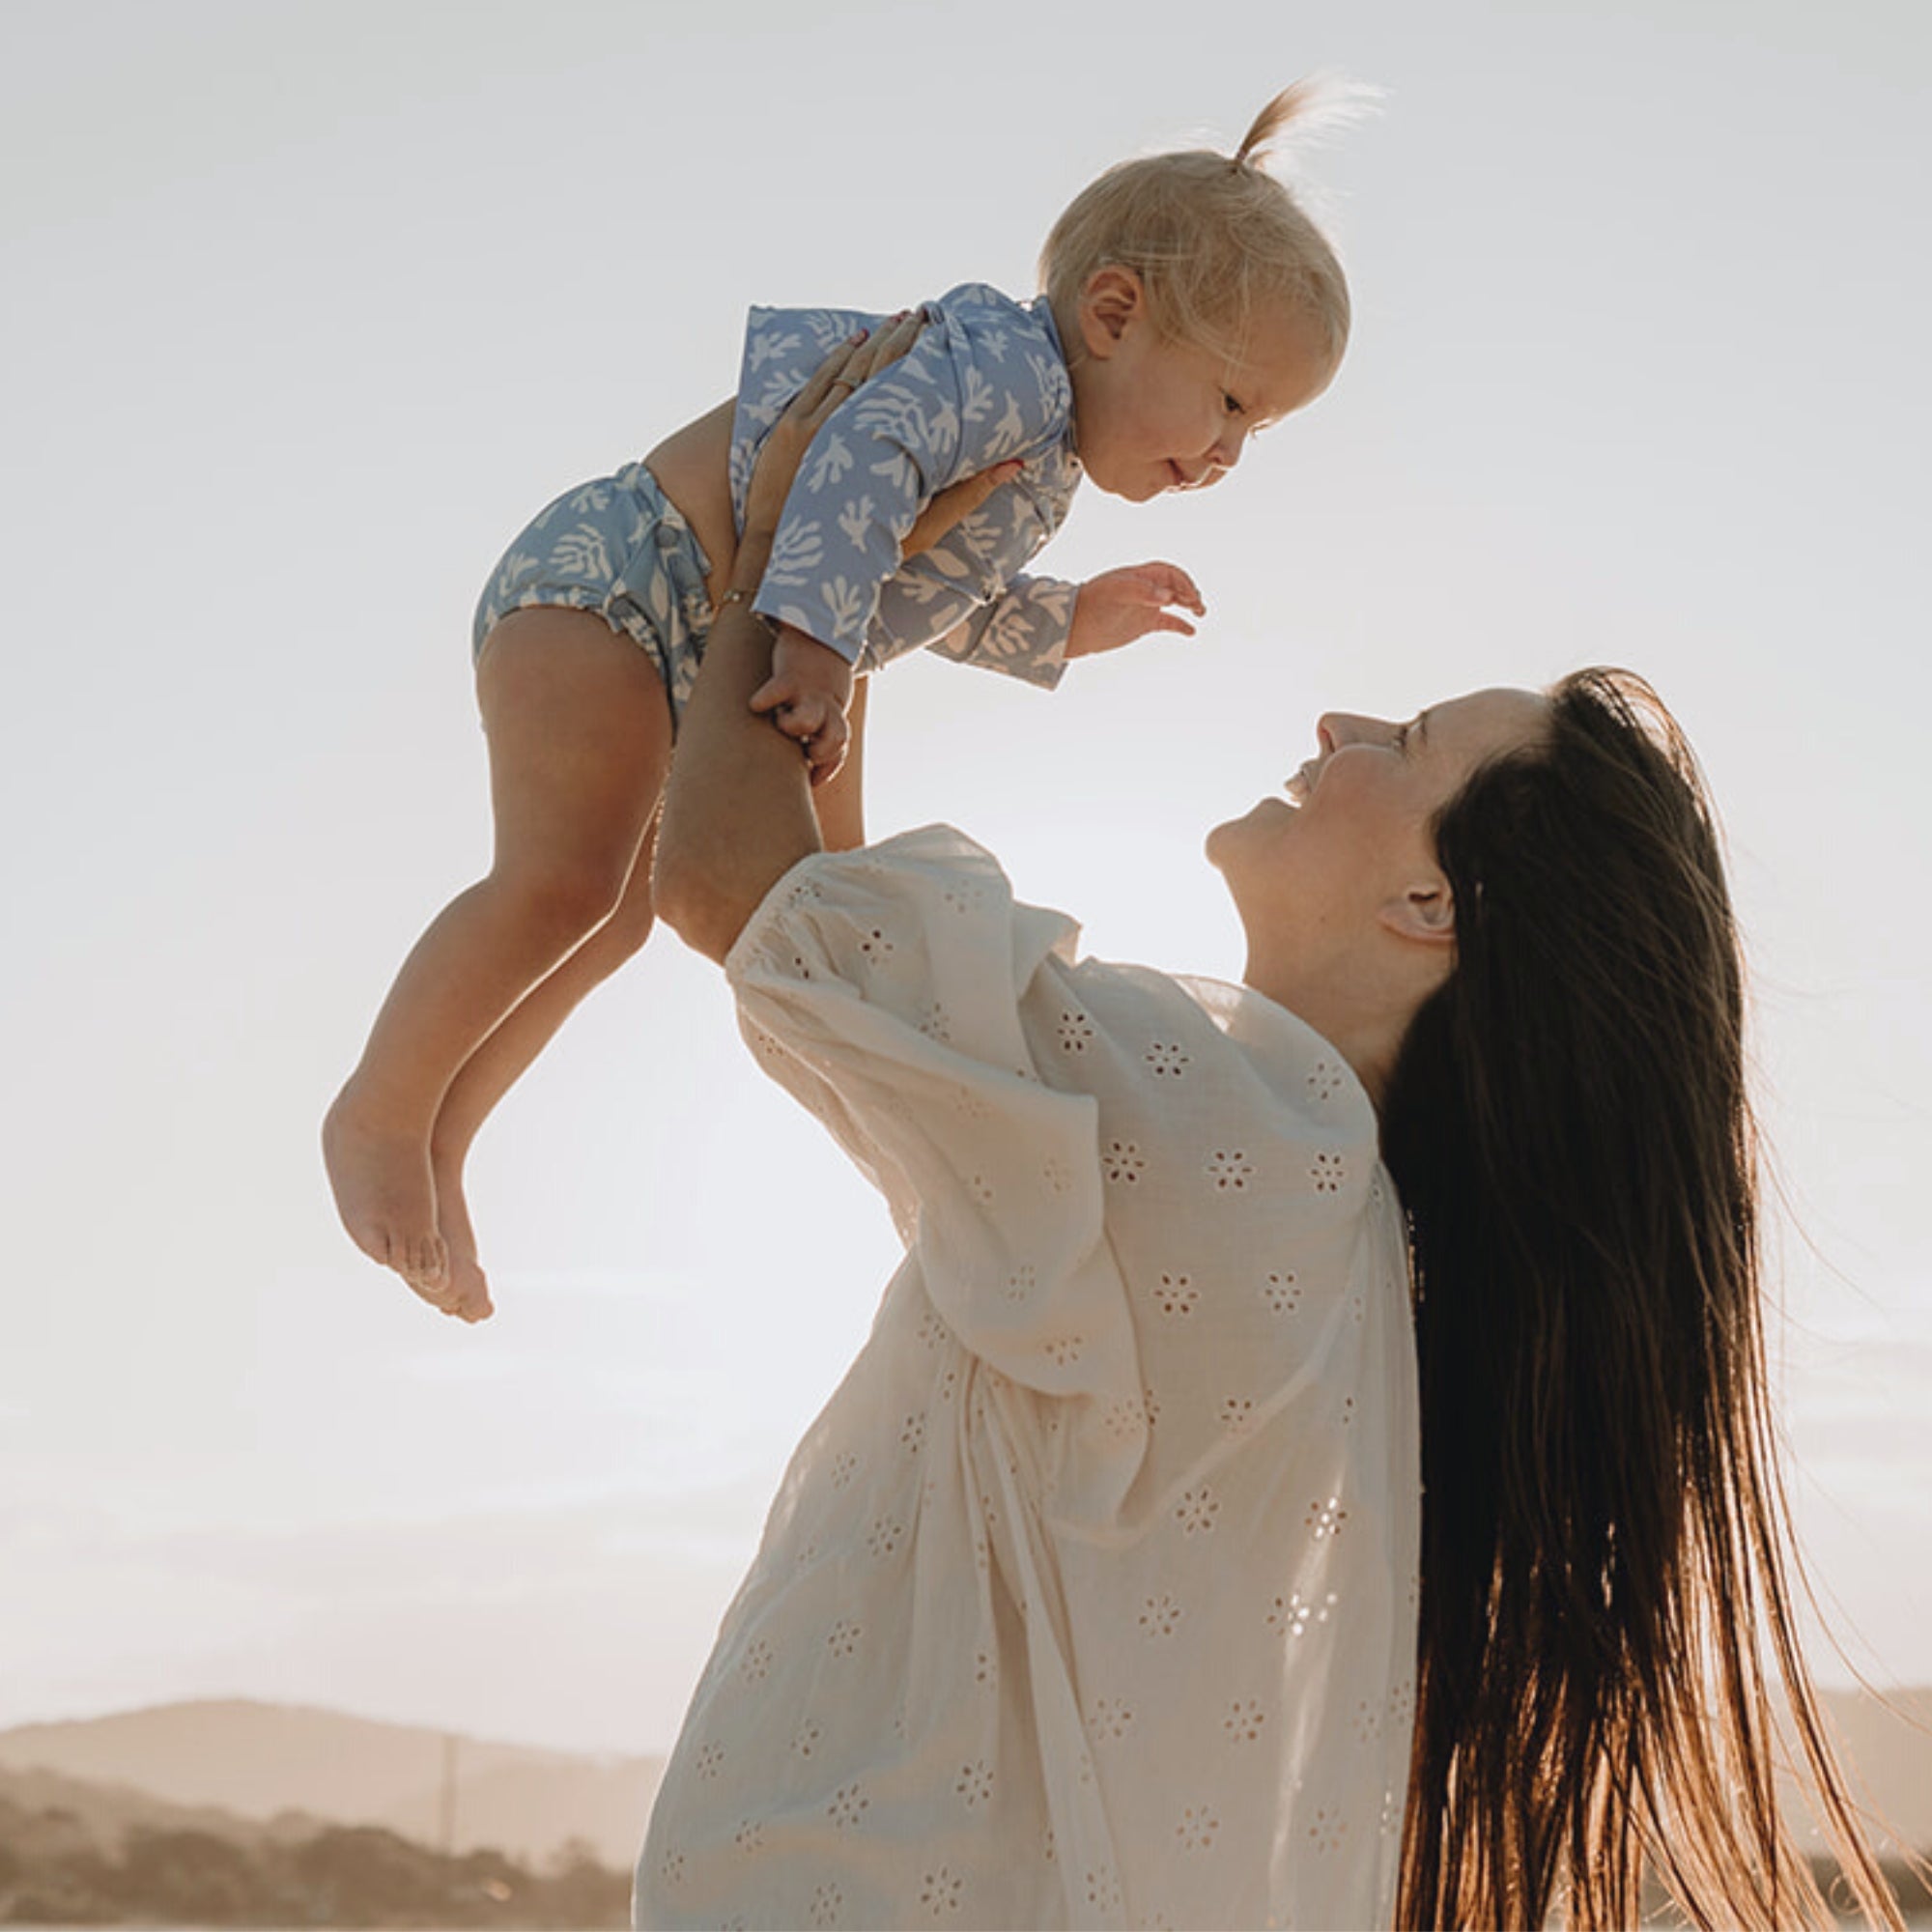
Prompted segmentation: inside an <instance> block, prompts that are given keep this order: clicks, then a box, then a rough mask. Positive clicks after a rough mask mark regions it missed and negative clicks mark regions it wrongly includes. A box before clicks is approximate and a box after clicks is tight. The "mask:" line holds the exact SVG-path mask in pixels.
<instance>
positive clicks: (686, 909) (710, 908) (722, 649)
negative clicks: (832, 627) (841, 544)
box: [652, 538, 823, 961]
mask: <svg viewBox="0 0 1932 1932" xmlns="http://www.w3.org/2000/svg"><path fill="white" fill-rule="evenodd" d="M761 548H762V546H759V545H757V544H756V543H755V541H753V540H750V539H749V538H748V545H747V547H743V548H741V550H740V553H739V556H738V560H737V569H736V571H735V572H734V577H735V579H736V581H737V582H739V583H741V584H744V583H753V584H754V583H756V582H757V581H758V578H759V576H760V575H761V574H762V571H763V568H764V559H763V557H762V556H761V555H758V554H756V552H757V551H758V550H759V549H761ZM771 662H772V639H771V633H770V632H769V631H768V630H767V629H766V628H765V626H764V624H763V623H762V622H761V621H760V620H759V619H758V618H756V617H754V616H753V614H752V612H751V610H750V607H749V604H748V603H747V602H746V601H745V600H744V599H742V598H734V599H732V601H730V602H729V603H727V604H725V606H724V607H723V609H722V610H721V611H719V614H718V617H717V619H716V621H715V622H714V623H713V624H712V626H711V636H710V639H709V641H708V642H707V643H706V645H705V649H704V666H703V668H702V669H701V670H700V671H699V672H698V675H697V686H696V690H695V691H694V692H693V693H692V696H691V702H690V703H689V704H688V705H687V706H686V707H685V713H684V722H683V724H682V725H680V726H679V729H678V736H677V747H676V750H675V752H674V753H673V754H672V757H671V767H670V782H669V783H668V785H667V786H666V788H665V800H664V817H663V820H662V822H661V823H660V825H659V827H658V839H657V856H656V860H655V864H654V867H653V872H652V895H653V897H654V899H655V901H656V905H657V910H658V914H659V917H660V918H662V919H663V920H664V921H665V922H666V923H667V924H668V925H669V926H671V927H672V928H673V930H675V931H676V933H677V934H678V936H679V937H680V938H681V939H683V940H684V941H685V943H686V944H687V945H689V946H692V947H695V948H696V950H697V951H698V952H702V953H705V954H707V955H708V956H709V957H710V958H713V959H717V960H721V961H722V960H723V959H724V957H725V953H727V952H729V951H730V950H731V946H732V942H733V941H734V940H736V938H737V937H738V935H739V933H740V932H742V931H743V930H744V927H745V922H746V921H747V920H748V919H750V918H751V916H752V914H753V912H754V911H756V909H757V906H758V902H759V901H760V900H761V899H762V898H763V897H764V895H766V894H767V893H768V892H769V891H770V890H771V889H772V886H773V884H774V882H775V881H777V880H778V879H780V878H781V877H782V876H783V875H784V874H785V873H786V872H787V871H789V870H790V869H791V867H793V866H795V865H796V864H797V863H798V861H799V860H801V859H803V858H804V857H805V856H806V854H807V853H809V852H816V851H818V850H820V849H821V847H822V844H823V840H822V839H821V838H820V837H819V832H818V820H817V817H816V815H815V814H814V813H813V811H812V809H811V786H810V778H809V770H810V768H809V766H808V765H807V763H806V760H805V758H804V757H803V756H802V755H801V754H800V752H799V748H798V746H797V745H796V744H795V743H794V742H793V741H792V740H791V739H789V738H787V737H785V736H783V735H782V734H781V732H780V731H779V730H778V729H777V727H776V726H774V725H772V723H771V721H770V720H769V719H765V718H760V717H758V716H757V715H756V714H755V713H753V710H752V708H751V702H752V694H753V692H754V691H756V690H757V688H758V687H759V685H761V684H762V683H763V682H764V681H765V679H766V678H767V677H768V676H769V675H770V673H771Z"/></svg>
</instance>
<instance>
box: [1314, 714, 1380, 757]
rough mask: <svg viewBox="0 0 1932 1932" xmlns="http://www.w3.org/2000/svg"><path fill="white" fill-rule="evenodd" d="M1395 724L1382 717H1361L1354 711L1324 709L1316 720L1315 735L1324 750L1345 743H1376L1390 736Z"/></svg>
mask: <svg viewBox="0 0 1932 1932" xmlns="http://www.w3.org/2000/svg"><path fill="white" fill-rule="evenodd" d="M1394 730H1395V726H1394V725H1390V724H1389V723H1388V722H1387V721H1386V720H1385V719H1381V718H1361V717H1358V716H1357V715H1356V714H1355V713H1354V712H1352V711H1324V712H1323V713H1322V714H1321V717H1320V718H1318V719H1317V720H1316V721H1315V735H1316V737H1317V738H1318V739H1320V740H1321V749H1322V751H1324V752H1332V751H1335V750H1336V749H1337V748H1338V747H1340V746H1343V745H1376V744H1380V743H1382V742H1383V741H1384V740H1386V739H1387V738H1389V737H1390V736H1391V735H1392V734H1393V732H1394Z"/></svg>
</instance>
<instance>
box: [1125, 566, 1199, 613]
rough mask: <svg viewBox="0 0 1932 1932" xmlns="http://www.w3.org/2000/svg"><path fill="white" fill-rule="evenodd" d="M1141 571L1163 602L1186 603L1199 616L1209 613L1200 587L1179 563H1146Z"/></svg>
mask: <svg viewBox="0 0 1932 1932" xmlns="http://www.w3.org/2000/svg"><path fill="white" fill-rule="evenodd" d="M1141 571H1142V574H1143V576H1144V577H1145V578H1146V580H1147V581H1148V582H1149V583H1150V584H1151V586H1152V587H1153V588H1154V590H1155V591H1156V593H1157V594H1158V596H1159V598H1160V601H1161V602H1162V603H1163V604H1184V605H1186V607H1187V608H1188V609H1189V610H1190V611H1193V612H1194V614H1195V615H1196V616H1197V617H1205V616H1206V615H1207V614H1208V607H1207V605H1206V604H1204V603H1203V602H1202V601H1201V591H1200V587H1199V586H1198V585H1197V584H1196V583H1195V582H1194V580H1193V578H1191V577H1190V576H1188V574H1187V573H1186V571H1184V570H1182V569H1181V567H1180V566H1179V564H1178V563H1144V564H1143V565H1142V566H1141Z"/></svg>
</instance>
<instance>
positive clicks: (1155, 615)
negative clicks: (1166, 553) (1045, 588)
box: [1066, 563, 1208, 658]
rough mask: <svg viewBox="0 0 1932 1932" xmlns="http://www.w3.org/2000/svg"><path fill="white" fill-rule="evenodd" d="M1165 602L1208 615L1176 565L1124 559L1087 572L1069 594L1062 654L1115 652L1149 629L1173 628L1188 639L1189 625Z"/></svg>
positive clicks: (1191, 628) (1190, 580)
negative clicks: (1094, 574) (1070, 615)
mask: <svg viewBox="0 0 1932 1932" xmlns="http://www.w3.org/2000/svg"><path fill="white" fill-rule="evenodd" d="M1170 605H1179V607H1180V608H1181V609H1182V610H1186V611H1193V612H1194V614H1195V615H1196V616H1197V617H1205V616H1206V615H1207V614H1208V607H1207V605H1205V604H1204V603H1202V601H1201V593H1200V591H1199V590H1197V589H1196V588H1195V587H1194V580H1193V578H1191V577H1189V576H1188V574H1187V573H1186V571H1184V570H1182V569H1181V568H1180V567H1179V564H1173V563H1130V564H1125V565H1122V568H1121V569H1119V570H1105V571H1102V572H1101V573H1100V575H1099V576H1098V577H1090V578H1089V579H1088V580H1087V582H1085V583H1083V584H1082V585H1081V586H1080V594H1079V596H1078V597H1077V598H1075V599H1074V603H1073V623H1072V625H1071V627H1070V629H1069V631H1068V634H1067V639H1066V655H1067V656H1068V657H1069V658H1091V657H1092V656H1094V653H1095V652H1097V651H1117V650H1119V649H1120V648H1121V646H1122V644H1131V643H1132V642H1133V641H1134V640H1135V639H1137V638H1144V637H1146V636H1147V635H1148V633H1149V632H1151V631H1178V632H1179V634H1180V635H1181V636H1182V637H1183V638H1191V637H1192V636H1193V635H1194V626H1193V625H1192V624H1190V623H1189V622H1188V621H1187V619H1186V618H1185V617H1177V616H1176V615H1175V614H1174V612H1173V611H1170V610H1169V608H1168V607H1169V606H1170Z"/></svg>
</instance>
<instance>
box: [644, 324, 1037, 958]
mask: <svg viewBox="0 0 1932 1932" xmlns="http://www.w3.org/2000/svg"><path fill="white" fill-rule="evenodd" d="M918 333H919V319H918V318H917V317H916V316H913V317H908V318H906V319H905V320H903V321H902V322H900V323H898V324H896V325H895V326H894V327H890V328H886V329H883V330H881V331H880V332H879V334H877V335H876V336H874V337H873V338H872V339H871V340H870V341H868V342H865V343H862V344H858V345H856V346H854V347H852V348H850V349H847V350H841V351H835V352H834V353H833V355H830V356H828V357H827V358H826V360H825V362H824V363H823V364H822V365H821V366H820V368H819V369H818V371H817V373H816V374H815V375H814V376H813V377H812V379H811V381H810V383H808V384H806V386H805V387H804V389H802V390H801V391H800V392H799V395H798V397H797V399H796V401H794V402H793V404H792V406H791V407H790V409H788V410H787V411H786V412H785V414H784V416H783V417H782V418H781V421H780V423H779V425H778V427H777V428H776V429H774V431H773V432H772V435H771V438H770V439H769V440H768V441H767V443H766V447H765V451H764V454H763V456H761V458H760V459H759V464H758V469H757V471H756V473H755V474H754V476H753V487H752V493H751V497H750V500H749V501H748V502H747V504H746V513H745V534H744V536H743V537H742V538H741V539H740V541H739V545H738V553H737V558H736V561H735V563H734V566H733V569H732V573H731V590H730V592H729V593H727V601H726V602H725V604H724V605H723V606H722V608H721V609H720V611H719V613H718V616H717V618H716V619H715V620H714V622H713V624H712V626H711V636H710V639H709V641H708V642H707V643H706V645H705V651H704V667H703V669H702V670H701V671H700V672H699V673H698V678H697V687H696V690H695V691H694V692H693V694H692V697H691V702H690V704H689V705H688V706H687V707H686V709H685V714H684V722H683V724H682V725H681V726H680V727H679V731H678V740H677V748H676V752H675V754H674V755H673V757H672V759H671V771H670V782H669V784H668V786H667V788H666V791H665V802H664V816H663V819H662V822H661V823H660V825H659V827H658V838H657V853H656V860H655V866H654V870H653V874H652V896H653V899H654V900H655V903H656V906H657V911H658V914H659V917H661V918H662V919H663V920H664V921H665V922H666V923H667V924H668V925H669V926H670V927H671V928H672V929H673V930H674V931H675V932H676V933H677V934H678V936H679V937H680V938H681V939H683V940H684V941H685V942H686V944H687V945H690V946H692V947H695V948H696V950H697V951H698V952H702V953H705V954H706V955H707V956H708V957H710V958H713V959H716V960H719V961H721V962H722V961H723V959H724V957H725V954H726V953H727V952H729V951H730V950H731V946H732V942H733V941H734V940H735V939H736V938H737V937H738V934H739V933H740V932H741V931H742V930H743V929H744V925H745V922H746V921H747V920H748V919H750V918H751V916H752V914H753V912H754V911H756V910H757V906H758V902H759V901H760V900H761V899H762V898H763V897H764V895H766V894H767V893H768V892H769V891H770V890H771V889H772V886H773V885H774V884H775V883H776V882H777V881H778V880H779V879H780V878H781V877H782V876H783V875H784V874H785V873H786V872H787V871H789V870H790V869H791V867H793V866H795V865H796V864H797V863H798V861H799V860H801V859H803V858H804V857H805V856H806V855H807V854H808V853H810V852H816V851H820V850H822V849H823V847H824V844H825V842H826V840H825V838H822V837H821V836H820V831H819V825H818V820H817V818H816V816H815V815H814V813H813V810H812V799H811V784H810V770H811V768H810V763H809V761H808V760H807V758H806V757H805V756H804V755H802V754H801V752H800V748H799V746H798V745H797V743H796V742H795V741H794V740H792V739H790V738H787V737H785V736H783V735H782V733H781V732H780V731H779V730H778V729H776V728H775V727H774V725H772V723H771V722H770V720H769V719H766V718H761V717H759V716H757V715H756V714H755V713H754V712H753V710H752V708H751V703H752V695H753V693H754V692H755V691H756V690H757V689H758V688H759V686H760V685H762V684H763V683H764V682H765V680H766V679H767V678H768V677H769V676H770V674H771V663H772V638H771V633H770V631H769V630H768V629H767V628H766V626H765V624H764V622H763V620H762V619H760V618H757V617H754V616H753V614H752V609H751V602H752V598H753V595H755V593H756V590H757V586H758V583H759V582H760V580H761V579H762V578H763V576H764V572H765V565H766V562H767V561H768V559H769V557H770V554H771V546H772V535H773V532H774V530H775V529H776V527H777V525H778V515H779V511H780V510H781V508H782V507H783V504H784V498H785V495H786V492H787V490H788V489H789V487H790V482H791V477H792V473H793V472H794V471H795V470H796V469H797V467H798V464H799V462H800V460H801V459H802V458H803V456H804V454H805V451H806V449H807V448H808V446H809V445H810V441H811V439H812V438H813V437H814V436H815V435H816V434H817V432H818V428H819V426H820V424H821V423H822V422H823V421H824V420H825V418H826V417H827V416H828V415H830V414H831V412H833V411H834V410H835V409H837V408H838V406H839V405H840V404H841V403H842V402H844V401H845V399H846V397H847V396H849V395H850V394H851V392H852V390H853V389H855V388H856V387H858V386H859V384H862V383H863V382H864V381H865V380H866V378H867V376H870V375H872V374H873V373H874V372H875V371H877V370H879V369H882V368H884V367H885V366H886V365H887V364H888V363H890V362H892V361H895V359H896V358H897V357H898V356H900V355H904V353H905V352H906V350H907V349H908V348H909V347H910V346H911V345H912V342H913V340H914V338H915V337H916V336H917V335H918ZM1016 468H1017V466H1016V465H1013V464H1003V465H1000V466H998V467H996V468H995V469H989V470H986V471H984V472H982V473H981V474H980V475H979V476H976V477H972V478H969V479H968V480H966V481H965V482H962V483H958V484H955V485H954V486H953V487H952V489H950V490H948V491H946V492H944V493H942V495H941V496H940V497H938V498H937V499H936V500H935V501H934V502H933V503H932V504H931V505H930V506H929V507H928V508H927V510H926V512H925V513H924V515H923V516H922V517H921V519H920V521H919V523H918V525H917V526H915V529H914V532H913V535H912V536H911V537H909V538H908V540H907V542H908V548H914V547H921V546H923V545H926V544H930V543H932V542H934V541H935V540H936V539H937V538H938V537H939V536H941V535H943V534H944V533H945V531H946V530H947V529H949V528H950V527H951V526H952V524H954V523H956V522H957V521H958V520H959V519H960V518H961V517H964V516H967V515H970V514H971V513H972V511H973V510H975V509H976V508H978V506H979V505H980V503H981V502H983V501H984V500H985V498H986V497H987V496H988V495H989V494H990V493H991V492H992V491H993V490H995V489H997V488H998V487H999V485H1000V484H1001V483H1003V482H1005V481H1006V480H1007V479H1008V478H1009V476H1010V475H1011V473H1012V471H1013V470H1014V469H1016ZM855 803H856V802H855ZM832 816H833V819H834V826H833V829H832V831H831V832H830V834H829V836H830V838H832V840H833V842H834V843H835V844H842V843H843V842H844V841H843V834H844V833H845V831H846V830H848V829H849V831H850V832H851V834H852V835H853V837H854V838H856V837H857V835H858V831H859V825H858V817H857V812H856V809H854V810H850V811H849V812H847V811H843V810H839V809H838V808H837V807H835V810H834V813H833V814H832Z"/></svg>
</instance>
